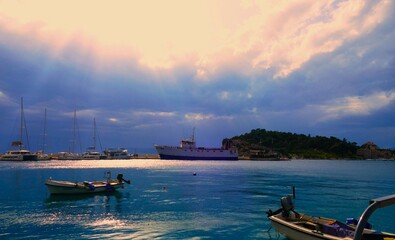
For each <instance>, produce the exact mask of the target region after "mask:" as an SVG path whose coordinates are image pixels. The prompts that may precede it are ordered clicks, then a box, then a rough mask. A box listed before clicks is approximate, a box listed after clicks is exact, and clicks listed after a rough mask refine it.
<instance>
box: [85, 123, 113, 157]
mask: <svg viewBox="0 0 395 240" xmlns="http://www.w3.org/2000/svg"><path fill="white" fill-rule="evenodd" d="M92 139H93V146H92V147H89V148H88V151H87V152H84V153H83V154H82V155H81V159H84V160H99V159H106V158H107V156H106V155H103V154H100V153H99V152H97V151H96V119H95V118H93V138H92Z"/></svg>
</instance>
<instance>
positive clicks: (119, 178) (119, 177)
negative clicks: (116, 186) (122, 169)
mask: <svg viewBox="0 0 395 240" xmlns="http://www.w3.org/2000/svg"><path fill="white" fill-rule="evenodd" d="M117 180H118V182H122V181H124V182H125V183H127V184H130V180H125V179H124V178H123V174H121V173H120V174H118V176H117Z"/></svg>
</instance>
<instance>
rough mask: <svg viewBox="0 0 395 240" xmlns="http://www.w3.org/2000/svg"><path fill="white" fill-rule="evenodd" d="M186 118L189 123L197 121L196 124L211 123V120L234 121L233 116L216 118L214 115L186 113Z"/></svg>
mask: <svg viewBox="0 0 395 240" xmlns="http://www.w3.org/2000/svg"><path fill="white" fill-rule="evenodd" d="M184 118H185V119H186V120H187V121H191V122H193V121H195V122H199V121H209V120H227V121H230V120H233V119H234V117H232V116H216V115H214V114H203V113H186V114H185V115H184Z"/></svg>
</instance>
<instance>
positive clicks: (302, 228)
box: [267, 195, 395, 240]
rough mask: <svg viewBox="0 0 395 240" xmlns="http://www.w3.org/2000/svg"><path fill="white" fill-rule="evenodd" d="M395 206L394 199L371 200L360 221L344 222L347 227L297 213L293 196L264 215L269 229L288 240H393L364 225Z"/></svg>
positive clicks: (329, 220) (337, 222) (335, 222)
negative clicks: (377, 211) (279, 206)
mask: <svg viewBox="0 0 395 240" xmlns="http://www.w3.org/2000/svg"><path fill="white" fill-rule="evenodd" d="M390 205H395V195H390V196H385V197H382V198H377V199H373V200H370V205H369V206H368V207H367V208H366V210H365V211H364V213H363V214H362V215H361V217H360V219H359V220H356V219H347V222H346V223H343V222H340V221H338V220H335V219H329V218H324V217H314V216H308V215H305V214H301V213H297V212H296V211H295V210H294V205H293V202H292V196H291V195H288V196H286V197H282V198H281V206H282V207H281V208H280V209H278V210H277V211H274V212H273V211H271V210H269V211H268V212H267V214H268V218H269V219H270V221H271V223H272V226H273V227H274V228H275V229H276V230H277V232H279V233H281V234H282V235H284V236H286V237H287V238H288V239H290V240H318V239H321V240H322V239H324V240H325V239H327V240H395V234H393V233H385V232H378V231H375V230H372V229H371V225H370V224H369V223H368V222H367V221H368V219H369V217H370V215H371V214H372V213H373V212H374V211H375V210H376V209H378V208H383V207H387V206H390Z"/></svg>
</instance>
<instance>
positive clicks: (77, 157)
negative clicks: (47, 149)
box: [55, 152, 81, 160]
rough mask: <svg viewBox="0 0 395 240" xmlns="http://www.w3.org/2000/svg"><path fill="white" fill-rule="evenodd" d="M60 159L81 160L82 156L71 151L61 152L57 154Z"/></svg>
mask: <svg viewBox="0 0 395 240" xmlns="http://www.w3.org/2000/svg"><path fill="white" fill-rule="evenodd" d="M55 155H56V156H57V159H59V160H80V159H81V156H80V155H79V154H76V153H71V152H59V153H57V154H55Z"/></svg>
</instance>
